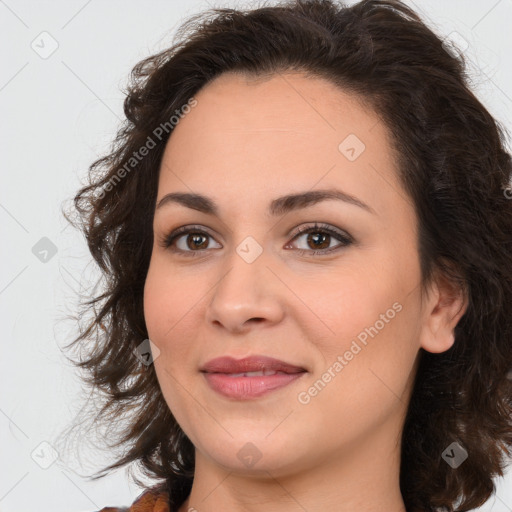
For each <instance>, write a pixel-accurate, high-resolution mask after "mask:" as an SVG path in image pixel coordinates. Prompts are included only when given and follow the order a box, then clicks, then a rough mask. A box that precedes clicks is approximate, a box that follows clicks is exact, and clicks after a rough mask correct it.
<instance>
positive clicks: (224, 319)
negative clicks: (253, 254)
mask: <svg viewBox="0 0 512 512" xmlns="http://www.w3.org/2000/svg"><path fill="white" fill-rule="evenodd" d="M267 264H268V261H267V258H265V257H264V254H261V255H260V256H259V257H258V258H257V259H256V260H255V261H253V262H252V263H248V262H246V261H245V260H244V259H243V258H242V257H241V256H239V254H237V253H236V252H235V251H233V255H232V257H231V258H230V260H229V262H228V265H227V266H228V270H227V271H226V272H225V273H224V274H223V275H222V276H221V277H220V279H219V281H218V283H217V285H215V287H214V290H213V295H212V298H211V301H210V303H209V305H208V308H207V311H206V320H207V321H208V322H210V323H211V324H212V325H214V326H215V327H217V328H221V327H223V328H224V329H226V330H227V331H229V332H231V333H244V332H246V331H247V330H249V329H251V328H254V326H255V325H261V327H265V326H266V325H273V324H277V323H279V322H280V321H281V320H282V318H283V316H284V304H283V298H284V290H285V288H286V287H285V286H284V285H283V283H282V282H281V281H280V280H279V279H278V278H277V277H276V275H275V270H270V268H268V266H267Z"/></svg>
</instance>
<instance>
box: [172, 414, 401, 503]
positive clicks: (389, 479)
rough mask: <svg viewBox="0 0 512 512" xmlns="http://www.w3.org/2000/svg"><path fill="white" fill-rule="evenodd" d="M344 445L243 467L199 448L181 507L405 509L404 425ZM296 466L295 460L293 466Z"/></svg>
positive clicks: (390, 427) (387, 428) (393, 426)
mask: <svg viewBox="0 0 512 512" xmlns="http://www.w3.org/2000/svg"><path fill="white" fill-rule="evenodd" d="M381 427H382V428H381V429H379V431H378V432H374V433H373V436H372V438H371V439H369V438H361V439H358V440H357V442H353V443H351V445H350V446H343V447H341V448H340V449H339V450H337V451H336V453H332V454H330V455H329V456H327V457H324V458H323V459H322V460H319V462H318V463H317V464H316V465H314V466H313V467H311V465H308V467H307V468H306V467H304V466H303V465H301V464H300V463H298V464H294V467H295V469H291V468H290V467H287V468H284V469H283V468H272V469H271V468H269V469H267V470H266V469H261V470H259V471H258V472H255V471H254V472H251V473H249V472H246V473H241V472H239V471H238V470H234V469H230V468H223V467H221V466H219V465H218V464H216V463H215V461H212V460H211V459H208V458H206V457H204V456H203V455H202V454H201V453H200V452H199V451H198V450H196V469H195V475H194V482H193V485H192V490H191V493H190V496H189V497H188V499H187V500H186V501H185V503H184V504H183V505H182V507H181V508H180V509H179V512H194V511H197V512H217V511H218V510H229V511H232V512H242V511H243V512H259V511H261V510H262V507H264V509H265V511H266V512H296V511H304V510H307V511H308V512H320V511H321V512H325V510H336V511H337V512H353V511H354V510H357V511H358V512H382V511H383V510H386V512H405V510H406V509H405V505H404V502H403V499H402V495H401V493H400V485H399V472H400V442H399V439H400V437H395V436H392V435H390V432H393V431H394V432H395V433H396V432H397V431H400V428H398V430H397V427H400V425H397V424H395V425H387V426H384V425H381ZM292 467H293V466H292Z"/></svg>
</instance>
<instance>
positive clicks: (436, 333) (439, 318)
mask: <svg viewBox="0 0 512 512" xmlns="http://www.w3.org/2000/svg"><path fill="white" fill-rule="evenodd" d="M466 309H467V296H466V293H465V290H464V289H463V288H462V287H461V286H460V284H458V283H454V282H453V281H452V280H449V279H448V278H447V277H445V276H442V277H440V278H438V279H437V281H436V283H435V284H433V285H432V289H431V293H430V294H429V298H428V300H427V301H426V303H425V308H424V318H423V325H422V328H421V333H420V346H421V347H422V348H423V349H424V350H426V351H427V352H432V353H441V352H445V351H447V350H449V349H450V348H451V347H452V346H453V344H454V343H455V333H454V330H455V327H456V325H457V323H458V322H459V320H460V319H461V317H462V316H463V315H464V313H465V312H466Z"/></svg>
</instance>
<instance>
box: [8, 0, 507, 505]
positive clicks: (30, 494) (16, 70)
mask: <svg viewBox="0 0 512 512" xmlns="http://www.w3.org/2000/svg"><path fill="white" fill-rule="evenodd" d="M270 3H272V2H270ZM350 3H353V2H350ZM408 3H409V4H410V5H411V6H412V7H415V8H416V9H417V10H418V11H419V13H420V14H423V16H424V17H426V21H427V22H428V23H429V24H431V26H432V24H433V25H434V27H435V29H436V31H437V32H438V33H439V34H442V35H443V36H448V35H449V34H451V35H450V36H449V37H450V38H451V39H455V40H458V41H459V42H460V41H462V44H463V45H464V46H465V45H466V44H467V49H466V50H465V54H466V55H467V56H468V58H469V59H470V68H469V71H470V73H471V76H472V81H473V84H474V89H475V91H476V92H477V94H478V96H479V97H480V98H481V100H482V101H483V102H484V104H485V105H486V106H487V107H488V109H489V110H490V112H491V113H492V114H493V115H494V116H495V117H496V118H497V119H498V120H500V121H501V122H502V123H504V125H505V126H506V127H507V128H508V129H511V127H512V122H511V121H512V100H511V98H512V58H511V50H512V39H511V35H510V20H511V19H512V0H500V1H497V0H490V1H482V0H471V1H463V0H435V1H427V0H414V2H413V1H412V0H410V1H408ZM246 5H251V4H250V2H247V1H244V2H237V1H235V0H233V1H230V2H227V1H226V2H219V3H215V4H214V3H213V0H210V3H207V2H206V1H203V2H199V1H196V2H192V1H186V0H166V1H153V2H151V3H149V2H142V1H141V0H139V1H135V0H131V1H126V0H124V1H121V0H116V1H113V0H112V1H110V0H109V1H100V0H89V1H86V0H73V1H70V0H67V1H64V0H59V1H34V0H32V1H23V0H5V1H3V0H0V43H1V48H2V60H3V62H2V65H1V71H0V108H1V119H2V123H1V134H0V137H1V141H2V153H1V168H2V179H3V183H4V184H3V186H2V187H1V189H0V226H1V230H2V231H1V237H2V248H3V250H2V264H1V268H0V307H1V311H2V325H3V326H4V327H5V328H4V329H3V335H2V358H1V359H0V365H1V369H0V378H1V381H0V382H1V390H2V394H1V396H0V432H1V434H0V453H1V478H0V511H1V512H14V511H15V512H25V511H33V510H43V511H52V512H64V511H66V512H72V511H74V512H79V511H91V510H98V509H100V508H102V507H104V506H107V505H117V506H120V505H128V504H130V503H131V502H132V501H133V500H134V499H135V497H136V496H138V495H139V494H140V492H141V489H140V488H139V487H137V486H135V485H134V484H132V483H131V482H129V481H128V479H127V476H126V473H125V471H124V470H120V471H118V472H117V473H115V474H113V475H111V476H109V477H106V478H105V479H103V480H101V481H99V482H89V481H87V479H86V478H85V476H86V475H87V474H91V473H92V472H94V471H95V470H98V469H100V467H101V465H102V464H106V463H107V462H109V459H108V453H106V454H104V455H103V456H101V454H100V453H98V452H95V453H94V454H92V455H91V460H90V464H89V465H88V466H86V467H82V468H80V467H78V468H77V467H71V466H73V465H72V464H69V465H66V464H63V463H62V462H61V461H57V462H56V463H55V464H52V465H51V466H50V467H49V468H47V469H43V468H42V467H40V465H39V464H38V463H37V461H44V460H48V458H49V457H51V449H50V448H49V446H48V445H46V444H43V445H41V443H44V442H46V443H49V444H50V445H51V444H52V443H53V441H54V439H55V438H56V437H57V436H58V434H59V433H60V432H61V430H62V429H63V428H64V427H65V426H66V425H67V424H68V423H69V422H70V421H71V420H72V419H73V416H74V413H76V412H77V411H78V407H79V405H80V403H81V402H80V400H81V397H82V396H83V394H80V392H81V384H80V381H79V380H78V374H77V372H76V371H75V370H74V369H73V368H72V367H71V366H70V365H69V364H68V363H67V362H66V361H65V359H64V358H63V356H62V354H61V352H60V350H59V346H63V345H64V344H65V343H67V342H69V341H70V340H71V339H72V336H73V335H74V334H75V331H74V330H73V329H74V328H75V327H76V326H75V325H74V323H73V322H72V321H68V320H66V316H67V315H72V314H73V313H76V301H77V295H76V294H77V292H78V291H80V290H81V291H82V292H83V291H84V290H86V285H87V283H89V282H90V279H91V277H94V275H95V273H94V266H93V265H92V264H89V262H90V261H91V258H90V255H89V253H88V251H87V248H86V245H85V242H84V240H83V239H82V238H81V236H80V235H79V234H77V233H76V232H75V231H74V230H73V228H71V227H66V226H67V224H66V222H65V220H64V219H63V218H62V216H61V214H60V208H61V205H62V204H63V201H64V200H66V199H69V198H71V197H72V196H73V195H74V193H75V192H76V191H77V189H78V188H79V186H80V183H81V181H83V180H84V178H85V175H86V170H87V168H88V166H89V165H90V164H91V163H92V162H93V160H95V159H96V158H97V157H98V156H99V155H102V154H104V153H105V151H107V150H108V147H109V144H110V141H111V140H112V138H113V136H114V134H115V132H116V128H117V127H118V125H119V122H120V119H121V118H122V101H123V95H122V93H121V91H120V89H121V87H122V86H123V85H124V84H126V82H127V78H128V75H129V72H130V70H131V68H132V67H133V65H134V64H135V63H136V62H138V61H139V60H141V59H142V58H144V57H146V56H148V55H150V54H152V53H155V52H156V51H159V50H161V49H163V48H165V47H167V46H169V45H170V42H171V38H172V35H173V34H174V32H175V30H176V28H177V27H178V25H179V24H180V23H181V21H183V19H184V18H186V17H188V16H189V15H191V14H193V13H196V12H199V11H202V10H204V9H206V8H208V7H209V6H216V7H233V6H239V7H243V6H246ZM44 31H46V32H48V33H49V34H50V35H51V38H50V36H46V35H40V34H41V33H42V32H44ZM461 38H463V39H461ZM52 39H54V40H55V41H56V42H57V43H58V48H57V50H56V51H55V52H54V53H53V54H52V55H50V56H49V57H48V58H42V57H41V56H40V55H39V54H38V53H36V51H34V50H33V49H32V47H31V44H33V45H34V46H36V47H38V48H39V50H38V51H39V52H40V53H44V52H48V51H49V50H50V49H51V44H52ZM464 40H465V41H466V42H465V43H464ZM53 44H55V43H53ZM44 56H46V55H44ZM42 237H47V238H49V239H50V240H51V241H52V242H53V244H55V246H56V248H57V253H56V254H55V256H53V257H51V258H50V256H51V254H50V255H49V256H48V261H47V262H42V261H40V259H39V258H38V257H36V255H35V254H34V253H33V252H32V248H33V247H34V245H35V244H36V243H38V241H39V240H40V239H41V238H42ZM41 257H42V255H41ZM68 458H69V457H68ZM71 458H72V457H71ZM481 510H485V511H490V510H492V511H493V512H506V511H512V473H511V472H510V471H509V474H508V476H507V478H506V479H505V480H502V481H499V482H498V490H497V497H496V498H493V499H491V500H490V501H489V502H488V503H487V504H486V505H485V506H484V507H483V508H482V509H481Z"/></svg>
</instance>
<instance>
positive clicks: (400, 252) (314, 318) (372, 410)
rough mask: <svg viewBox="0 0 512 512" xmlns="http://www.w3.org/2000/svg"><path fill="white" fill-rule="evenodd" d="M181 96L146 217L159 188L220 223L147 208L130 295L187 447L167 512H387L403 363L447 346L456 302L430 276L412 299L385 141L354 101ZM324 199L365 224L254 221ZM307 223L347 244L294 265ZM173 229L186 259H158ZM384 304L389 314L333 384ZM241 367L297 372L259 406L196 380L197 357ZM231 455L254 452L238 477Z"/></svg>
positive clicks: (249, 85) (235, 88)
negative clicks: (189, 461)
mask: <svg viewBox="0 0 512 512" xmlns="http://www.w3.org/2000/svg"><path fill="white" fill-rule="evenodd" d="M196 99H197V106H195V107H194V108H193V109H191V111H190V113H188V114H187V115H185V116H184V117H183V118H182V119H181V120H180V122H179V124H178V125H177V126H176V128H175V131H174V132H173V134H172V136H171V137H170V139H169V141H168V144H167V147H166V150H165V154H164V156H163V161H162V166H161V171H160V179H159V184H158V197H157V204H158V202H159V201H160V199H161V198H162V197H164V196H165V195H166V194H168V193H170V192H184V193H190V192H194V193H199V194H203V195H206V196H209V197H210V198H211V199H213V200H214V201H215V202H216V203H217V204H218V205H219V210H220V214H219V217H216V216H212V215H207V214H205V213H202V212H199V211H197V210H195V209H191V208H187V207H185V206H183V205H179V204H176V203H167V204H166V205H165V206H162V207H161V208H158V209H157V210H156V212H155V217H154V226H153V227H154V235H155V243H154V247H153V252H152V256H151V262H150V267H149V272H148V276H147V281H146V285H145V291H144V294H145V296H144V313H145V318H146V323H147V327H148V332H149V337H150V339H151V340H152V342H153V343H154V344H155V345H156V346H157V347H158V348H159V350H160V354H159V356H158V357H157V358H156V359H155V362H154V364H155V369H156V373H157V376H158V380H159V383H160V386H161V389H162V392H163V395H164V398H165V400H166V402H167V404H168V406H169V408H170V409H171V411H172V412H173V414H174V416H175V418H176V419H177V421H178V423H179V424H180V426H181V427H182V429H183V430H184V432H185V433H186V434H187V436H188V437H189V438H190V440H191V441H192V443H193V444H194V446H195V448H196V470H195V477H194V483H193V487H192V492H191V494H190V496H189V499H188V500H187V501H186V502H185V503H184V504H183V506H182V507H181V508H180V512H184V511H188V510H194V509H195V510H197V511H198V512H214V511H218V510H230V511H234V512H236V511H242V510H243V511H260V510H262V507H264V510H266V511H269V512H274V511H280V512H282V511H287V512H288V511H289V512H292V511H303V510H307V511H308V512H315V511H320V510H321V511H325V510H336V511H338V512H349V511H350V512H353V511H354V510H357V511H359V512H370V511H371V512H376V511H386V512H391V511H402V510H405V507H404V503H403V500H402V496H401V494H400V489H399V468H400V437H401V430H402V426H403V421H404V415H405V412H406V407H407V404H408V401H409V396H410V391H411V387H412V379H413V377H414V374H415V371H416V363H417V361H418V359H417V356H418V351H419V349H420V348H423V349H425V350H427V351H430V352H443V351H445V350H448V349H449V348H450V347H451V346H452V344H453V342H454V336H453V329H454V327H455V325H456V324H457V322H458V320H459V318H460V317H461V316H462V314H463V313H464V311H465V301H464V299H463V297H462V296H461V293H460V292H459V290H457V289H456V288H454V287H453V286H452V285H451V283H449V282H447V281H446V280H444V279H442V278H441V277H440V276H439V278H438V279H437V280H436V281H435V282H434V283H432V285H431V286H430V287H428V289H427V290H426V292H425V294H422V289H421V287H420V277H421V275H420V266H419V256H418V245H417V232H418V231H417V230H418V226H417V218H416V215H415V212H414V208H413V205H412V202H411V200H410V199H409V198H408V197H407V195H406V193H405V191H404V190H403V189H402V187H401V185H400V184H399V182H398V177H397V171H396V163H395V160H394V157H393V151H392V146H391V142H390V139H389V134H388V131H387V128H386V127H385V125H384V124H383V123H382V122H381V121H380V120H379V118H378V117H377V115H376V114H375V113H374V112H373V111H372V110H371V109H370V108H369V107H365V106H364V105H363V104H362V103H361V102H359V101H358V99H357V98H356V97H355V96H354V95H352V94H350V93H347V92H345V91H343V90H341V89H339V88H337V87H336V86H334V85H333V84H331V83H330V82H328V81H326V80H324V79H320V78H311V77H306V76H304V75H301V74H298V73H291V72H288V73H283V74H277V75H273V76H272V77H270V78H268V77H267V78H266V79H254V78H249V77H248V76H245V75H241V74H233V73H226V74H223V75H221V76H220V77H218V78H217V79H216V80H214V81H213V82H211V83H210V84H208V85H207V86H206V87H204V88H203V89H202V90H201V91H200V92H199V93H198V94H197V95H196ZM349 134H355V135H356V136H357V137H358V138H359V139H360V140H361V141H362V142H363V143H364V144H365V149H364V151H363V152H362V153H361V154H360V155H359V156H358V157H357V158H356V159H355V160H354V161H350V160H349V159H347V158H346V156H345V154H343V153H342V152H341V151H340V150H339V148H338V146H339V145H340V143H341V142H342V141H343V140H344V139H345V138H346V137H347V136H348V135H349ZM329 188H336V189H339V190H343V191H344V192H346V193H348V194H351V195H353V196H355V197H357V198H358V199H359V200H361V201H363V202H364V203H366V204H367V205H368V206H369V207H370V208H371V209H372V210H373V212H369V211H367V210H365V209H364V208H361V207H359V206H356V205H353V204H350V203H347V202H343V201H340V200H326V201H322V202H319V203H317V204H314V205H310V206H308V207H305V208H301V209H299V210H296V211H291V212H289V213H287V214H285V215H280V216H277V217H273V216H270V215H269V214H268V212H267V209H268V206H269V203H270V202H271V200H273V199H275V198H276V197H278V196H282V195H286V194H291V193H299V192H303V191H310V190H319V189H329ZM315 222H319V223H324V224H328V225H329V226H332V227H333V228H335V229H336V228H338V230H341V231H342V232H345V233H347V234H349V235H350V236H351V237H352V238H353V240H354V242H353V243H352V244H350V245H347V246H344V245H343V243H342V242H340V241H339V240H337V239H336V238H335V237H330V238H329V236H327V239H326V242H325V243H324V244H323V245H321V247H323V248H325V247H335V246H338V247H339V249H338V250H336V251H332V252H330V253H326V254H325V255H321V254H317V255H312V254H311V253H312V252H313V250H314V249H315V247H316V246H315V240H314V238H315V235H314V233H310V235H309V237H308V234H307V233H306V234H301V235H299V236H298V237H297V238H295V237H294V234H295V232H296V228H297V227H300V226H304V227H313V225H314V223H315ZM185 225H199V226H201V227H202V229H204V230H205V231H207V232H208V234H209V235H210V236H206V237H205V238H200V239H199V242H197V243H198V244H199V245H200V248H199V249H196V248H195V247H196V246H194V244H193V237H192V236H189V237H188V241H189V244H188V245H187V236H186V235H183V236H182V237H181V238H180V241H179V242H178V241H176V242H175V246H176V245H177V246H178V248H181V249H182V250H184V251H189V253H190V252H193V251H195V252H196V253H198V254H197V255H196V257H187V256H186V255H184V254H179V253H176V252H172V251H171V249H170V248H164V247H163V246H162V245H161V240H162V239H163V238H164V237H165V236H166V235H168V234H169V233H170V232H171V231H172V230H174V229H176V228H178V227H180V226H185ZM192 231H194V229H192ZM317 233H318V231H317ZM322 233H323V232H322V231H320V234H322ZM248 236H251V237H253V238H254V239H255V240H256V241H257V243H258V244H259V246H260V247H261V249H262V253H261V254H260V255H259V257H257V258H256V259H255V260H254V261H253V262H252V263H248V262H247V261H245V260H244V259H243V258H242V257H241V256H240V255H239V253H237V251H236V249H237V247H238V246H239V245H240V244H241V242H243V241H244V240H245V238H246V237H248ZM312 237H313V240H312V239H311V238H312ZM316 237H318V234H317V235H316ZM201 244H202V245H201ZM299 249H303V250H304V252H303V254H300V253H299ZM307 251H309V253H308V252H307ZM395 303H398V304H399V305H400V306H401V310H400V311H399V312H397V313H396V315H394V318H392V319H389V318H388V322H384V327H383V328H381V329H379V330H378V333H377V334H376V335H374V337H370V336H369V337H368V340H367V344H366V345H363V344H362V343H358V345H360V346H361V350H360V351H359V352H358V353H357V354H356V355H354V356H353V358H352V359H351V360H350V361H347V360H346V359H345V362H346V363H347V364H346V365H344V367H343V369H342V370H341V371H339V372H336V371H333V369H332V366H333V364H334V363H335V362H336V361H337V360H338V359H337V358H338V356H342V357H343V355H344V354H345V352H346V351H347V350H349V349H350V346H351V343H352V342H353V341H354V340H357V336H358V335H359V334H360V333H361V332H363V331H364V330H365V328H369V327H370V326H375V325H376V321H377V320H379V319H380V318H382V317H381V315H382V314H386V311H388V310H389V309H390V308H392V305H393V304H395ZM253 354H259V355H267V356H271V357H275V358H277V359H281V360H284V361H286V362H288V363H291V364H295V365H297V366H301V367H304V368H305V369H306V370H307V373H306V374H304V375H303V376H302V377H301V378H300V379H298V380H297V381H295V382H293V383H291V384H290V385H288V386H286V387H284V388H282V389H280V390H278V391H275V392H272V393H270V394H268V395H266V396H264V397H260V398H257V399H250V400H231V399H227V398H225V397H223V396H221V395H219V394H217V393H216V392H215V391H213V390H212V389H211V388H210V387H209V386H208V385H207V383H206V382H205V379H204V376H203V375H202V374H201V373H200V371H199V368H200V367H201V366H202V365H203V364H204V363H205V362H207V361H209V360H210V359H212V358H214V357H218V356H222V355H231V356H233V357H235V358H242V357H245V356H248V355H253ZM329 368H331V377H332V376H333V375H335V376H334V377H332V378H331V380H330V382H328V383H327V384H326V385H325V386H324V387H323V388H322V389H321V390H320V391H319V392H317V394H316V395H315V396H310V401H309V402H308V403H300V402H299V400H298V395H299V393H301V392H304V391H307V390H308V389H309V388H310V387H311V386H312V385H313V384H314V383H315V381H318V379H320V378H322V375H323V374H325V372H327V371H328V369H329ZM302 396H304V394H303V395H302ZM246 443H252V445H254V447H255V448H256V449H257V452H258V453H259V454H260V455H261V458H260V459H259V460H258V461H257V462H256V463H255V464H254V465H252V466H251V467H249V466H248V465H247V464H246V463H244V462H243V460H241V459H240V458H239V457H238V456H237V453H238V452H239V450H240V449H241V448H242V447H243V446H244V445H245V444H246ZM246 449H247V448H246ZM253 450H254V448H253ZM440 455H441V454H440ZM192 507H193V508H192Z"/></svg>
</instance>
